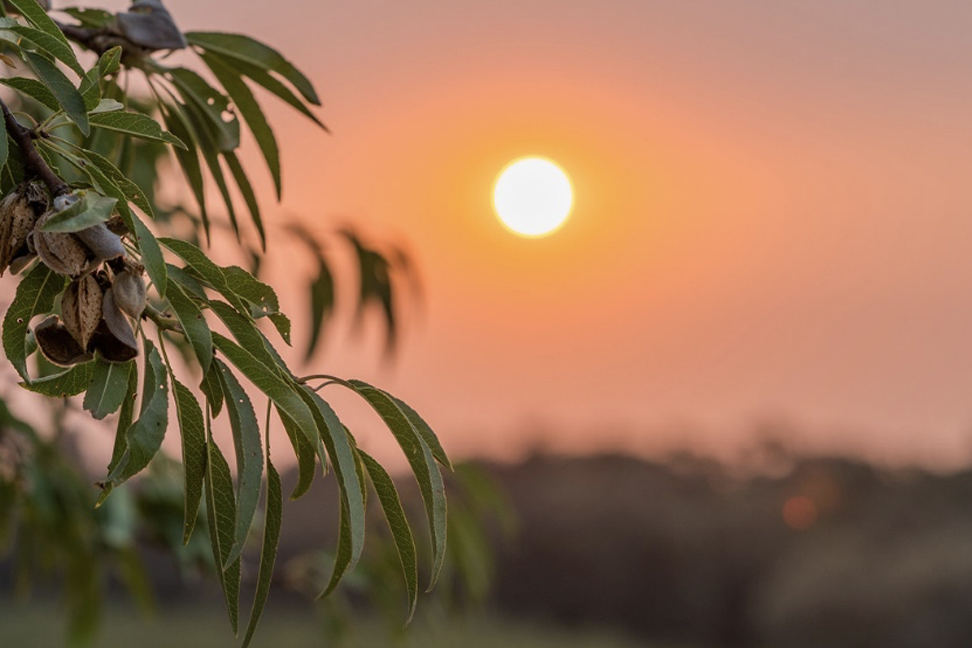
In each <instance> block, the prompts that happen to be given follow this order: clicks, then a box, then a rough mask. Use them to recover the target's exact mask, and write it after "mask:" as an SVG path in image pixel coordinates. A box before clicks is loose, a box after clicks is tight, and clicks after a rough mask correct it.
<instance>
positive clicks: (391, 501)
mask: <svg viewBox="0 0 972 648" xmlns="http://www.w3.org/2000/svg"><path fill="white" fill-rule="evenodd" d="M358 455H359V456H360V457H361V461H362V462H363V463H364V466H365V469H366V470H367V471H368V476H369V477H370V478H371V484H372V486H374V488H375V493H376V494H377V495H378V502H379V503H380V504H381V510H382V511H383V512H384V514H385V520H386V521H387V522H388V530H389V531H391V534H392V538H393V539H394V540H395V546H396V547H397V548H398V558H399V561H400V562H401V564H402V571H403V572H404V574H405V588H406V590H407V592H408V618H407V619H406V621H405V624H406V625H407V624H408V622H409V621H411V620H412V615H413V614H414V613H415V604H416V603H417V602H418V558H417V557H416V552H415V540H414V539H413V538H412V529H411V527H409V525H408V519H407V518H406V517H405V510H404V509H403V508H402V503H401V500H400V499H399V497H398V490H397V489H396V488H395V482H394V481H392V478H391V476H389V474H388V473H387V472H386V471H385V469H384V468H382V467H381V464H379V463H378V462H377V461H375V460H374V459H373V458H372V457H371V456H370V455H368V454H367V453H366V452H364V451H363V450H361V449H358Z"/></svg>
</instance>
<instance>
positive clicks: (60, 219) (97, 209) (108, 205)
mask: <svg viewBox="0 0 972 648" xmlns="http://www.w3.org/2000/svg"><path fill="white" fill-rule="evenodd" d="M78 196H79V199H78V200H77V201H76V202H74V203H73V204H72V205H71V206H70V207H68V208H67V209H65V210H64V211H61V212H58V213H56V214H54V215H53V216H51V217H50V218H49V219H48V220H47V222H45V223H44V225H42V226H41V227H40V228H39V229H40V231H42V232H80V231H81V230H83V229H87V228H89V227H91V226H92V225H97V224H98V223H104V222H105V221H106V220H108V219H109V218H111V214H112V212H113V211H114V210H115V203H117V202H118V199H117V198H108V197H105V196H102V195H100V194H98V193H97V192H94V191H86V190H84V189H82V190H80V191H78Z"/></svg>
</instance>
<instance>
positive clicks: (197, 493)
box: [169, 372, 206, 544]
mask: <svg viewBox="0 0 972 648" xmlns="http://www.w3.org/2000/svg"><path fill="white" fill-rule="evenodd" d="M169 377H170V378H171V379H172V388H173V390H174V391H175V404H176V416H178V418H179V432H180V434H181V436H182V466H183V469H184V480H185V481H184V495H185V501H184V506H183V511H184V520H183V527H182V543H183V544H189V538H190V537H192V531H193V529H194V528H195V526H196V518H197V517H198V516H199V503H200V502H201V500H202V491H203V482H204V481H205V476H206V430H205V427H204V426H205V424H204V422H203V414H202V409H201V408H200V407H199V402H198V401H196V397H195V396H194V395H193V393H192V392H191V391H189V388H188V387H186V386H185V385H183V384H182V383H180V382H179V381H178V380H176V377H175V374H173V373H171V372H170V373H169Z"/></svg>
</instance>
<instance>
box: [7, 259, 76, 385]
mask: <svg viewBox="0 0 972 648" xmlns="http://www.w3.org/2000/svg"><path fill="white" fill-rule="evenodd" d="M64 282H65V279H64V277H62V276H61V275H59V274H57V273H56V272H54V271H53V270H51V269H50V268H48V267H47V266H46V265H44V264H43V263H38V264H37V265H36V266H34V268H33V270H31V271H30V272H29V273H27V275H26V276H25V277H24V278H23V279H21V280H20V283H19V284H18V285H17V293H16V294H15V295H14V299H13V302H11V303H10V306H8V307H7V314H6V315H5V316H4V318H3V336H2V338H3V351H4V354H6V356H7V359H8V360H10V362H11V364H13V366H14V368H15V369H16V370H17V373H19V374H20V377H21V378H23V379H24V381H25V382H28V383H29V382H31V380H30V375H29V374H28V373H27V330H28V326H29V325H30V320H31V318H33V317H34V316H35V315H41V314H45V313H50V312H51V311H52V310H53V309H54V299H55V298H56V297H57V296H58V295H60V294H61V292H62V291H63V290H64Z"/></svg>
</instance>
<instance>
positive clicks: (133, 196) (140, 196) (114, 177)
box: [81, 99, 155, 220]
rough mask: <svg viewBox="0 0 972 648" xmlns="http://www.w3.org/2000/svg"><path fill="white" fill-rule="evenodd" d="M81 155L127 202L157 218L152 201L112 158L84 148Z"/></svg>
mask: <svg viewBox="0 0 972 648" xmlns="http://www.w3.org/2000/svg"><path fill="white" fill-rule="evenodd" d="M105 101H113V100H112V99H106V100H105ZM81 155H82V156H83V157H85V158H87V159H88V160H89V161H90V162H91V163H92V164H94V165H95V166H97V167H98V170H99V171H101V172H102V173H103V174H104V176H105V177H106V178H107V179H108V180H110V181H111V182H112V183H114V185H115V186H116V187H117V188H118V190H119V191H120V192H121V194H122V196H123V197H124V198H123V199H124V200H126V201H127V202H130V203H132V204H134V205H135V206H136V207H138V208H139V209H141V210H142V211H143V212H145V215H146V216H148V217H149V218H151V219H152V220H155V214H154V213H153V211H152V203H150V202H149V199H148V197H147V196H146V195H145V192H144V191H142V188H141V187H139V186H138V185H137V184H135V183H134V182H133V181H132V180H130V179H129V178H128V176H126V175H125V174H124V173H122V171H121V170H120V169H119V168H118V167H116V166H115V165H114V164H113V163H112V162H111V160H109V159H108V158H106V157H104V156H102V155H99V154H97V153H95V152H94V151H89V150H86V149H85V150H82V151H81Z"/></svg>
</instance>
